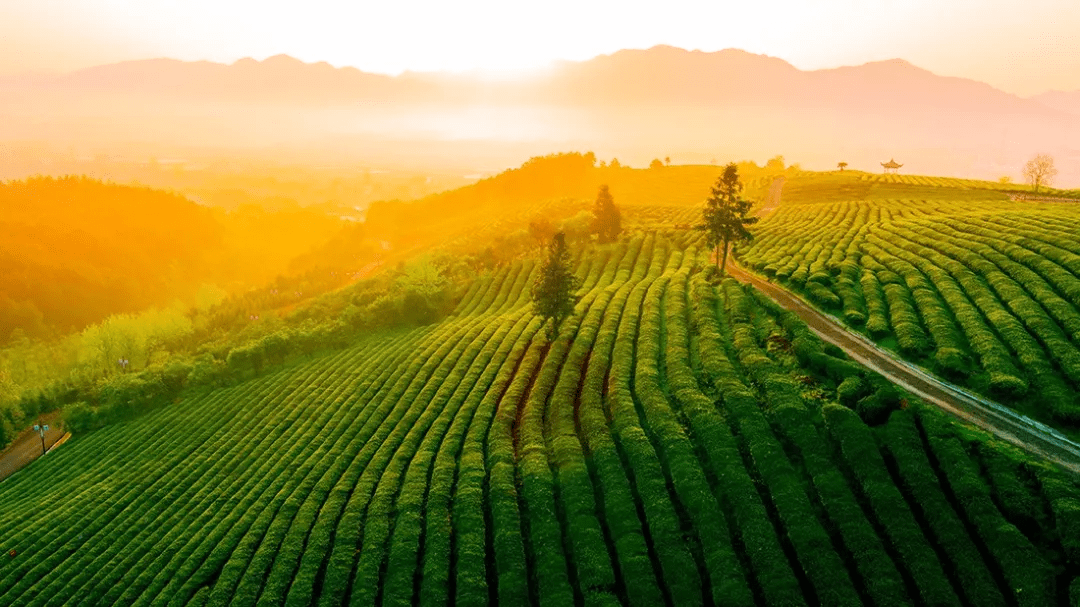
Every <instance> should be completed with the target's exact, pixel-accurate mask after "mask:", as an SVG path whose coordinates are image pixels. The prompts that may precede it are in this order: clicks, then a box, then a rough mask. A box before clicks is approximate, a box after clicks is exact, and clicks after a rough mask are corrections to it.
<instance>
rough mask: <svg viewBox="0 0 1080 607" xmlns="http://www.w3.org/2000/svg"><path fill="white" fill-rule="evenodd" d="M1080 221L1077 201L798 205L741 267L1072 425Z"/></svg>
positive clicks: (1078, 412)
mask: <svg viewBox="0 0 1080 607" xmlns="http://www.w3.org/2000/svg"><path fill="white" fill-rule="evenodd" d="M942 192H943V194H948V192H949V191H948V190H943V191H942ZM1078 221H1080V207H1078V206H1074V205H1073V204H1072V203H1038V202H1013V201H1009V200H934V199H928V200H861V201H840V202H814V203H810V204H799V202H798V199H797V198H796V199H794V200H791V201H789V202H788V203H785V204H782V205H781V206H780V207H779V209H778V210H777V211H776V212H775V213H773V214H772V215H771V216H770V217H768V218H767V219H766V220H764V221H763V222H762V223H761V224H760V229H759V231H758V232H759V235H758V238H757V240H756V241H755V242H754V243H752V244H751V245H750V246H747V247H744V249H743V250H742V252H741V258H742V259H743V261H744V264H745V265H746V266H747V267H749V268H751V269H753V270H756V271H758V272H760V273H763V274H765V275H767V276H770V277H774V278H775V279H777V280H779V281H781V282H783V283H784V284H786V285H788V286H790V287H792V288H794V289H796V290H797V291H800V292H802V293H803V294H805V296H806V297H808V298H809V299H810V300H811V301H813V302H814V303H816V304H818V305H819V306H821V307H822V308H824V309H826V310H830V311H832V312H834V313H836V314H837V315H839V316H841V317H842V318H843V319H844V320H845V322H847V324H848V325H850V326H852V327H855V328H859V329H861V330H863V331H865V332H866V333H867V334H869V335H870V336H872V337H874V338H875V339H878V340H879V341H881V342H882V343H884V344H886V345H889V346H891V347H895V348H896V349H898V350H899V351H900V352H901V353H903V354H904V355H905V356H907V357H909V358H910V359H912V360H915V361H917V362H920V363H922V364H924V365H926V366H928V367H929V368H930V369H932V370H933V371H935V372H937V373H939V374H940V375H943V376H945V377H947V378H950V379H953V380H955V381H961V382H966V383H967V385H968V386H970V387H972V388H974V389H975V390H977V391H979V392H982V393H984V394H987V395H990V396H992V397H994V398H998V399H1001V400H1003V401H1005V402H1007V403H1012V404H1013V405H1015V406H1017V407H1018V408H1020V409H1021V410H1022V411H1023V412H1025V413H1028V414H1030V415H1033V416H1035V417H1036V418H1039V419H1042V420H1046V421H1053V422H1056V424H1058V425H1063V426H1065V427H1073V428H1075V427H1076V425H1077V424H1078V423H1080V391H1078V388H1080V236H1078V234H1077V232H1076V225H1077V222H1078Z"/></svg>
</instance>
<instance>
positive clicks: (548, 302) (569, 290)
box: [532, 232, 580, 341]
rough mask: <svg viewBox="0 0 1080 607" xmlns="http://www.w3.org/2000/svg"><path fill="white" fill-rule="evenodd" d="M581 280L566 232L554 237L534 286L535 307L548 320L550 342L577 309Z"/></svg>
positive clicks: (533, 299)
mask: <svg viewBox="0 0 1080 607" xmlns="http://www.w3.org/2000/svg"><path fill="white" fill-rule="evenodd" d="M579 285H580V281H579V280H578V277H577V276H574V273H573V271H572V270H571V269H570V250H569V249H568V248H567V247H566V236H565V235H563V233H562V232H558V233H556V234H555V235H554V236H552V237H551V244H549V245H548V256H547V259H546V260H545V261H544V265H543V266H542V267H541V268H540V276H538V277H537V278H536V282H535V283H533V286H532V301H533V309H534V311H535V312H536V314H538V315H540V316H541V317H543V319H544V323H545V324H546V323H547V321H548V320H550V321H551V325H550V326H549V327H548V329H547V338H548V341H552V340H554V339H555V337H556V336H557V335H558V334H559V325H561V324H562V321H563V320H564V319H565V318H566V317H567V316H569V315H570V313H571V312H573V311H574V303H575V299H576V298H575V297H574V291H576V290H577V288H578V286H579Z"/></svg>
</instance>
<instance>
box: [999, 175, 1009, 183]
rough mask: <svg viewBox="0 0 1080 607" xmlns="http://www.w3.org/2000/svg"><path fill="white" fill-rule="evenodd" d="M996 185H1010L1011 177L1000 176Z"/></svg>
mask: <svg viewBox="0 0 1080 607" xmlns="http://www.w3.org/2000/svg"><path fill="white" fill-rule="evenodd" d="M998 183H1000V184H1001V185H1009V184H1010V183H1012V177H1009V176H1008V175H1002V176H1001V177H998Z"/></svg>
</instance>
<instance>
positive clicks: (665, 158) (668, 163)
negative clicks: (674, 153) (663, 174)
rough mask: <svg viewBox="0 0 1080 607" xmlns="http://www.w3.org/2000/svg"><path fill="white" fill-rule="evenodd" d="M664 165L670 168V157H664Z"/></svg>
mask: <svg viewBox="0 0 1080 607" xmlns="http://www.w3.org/2000/svg"><path fill="white" fill-rule="evenodd" d="M664 164H666V165H668V166H671V156H664Z"/></svg>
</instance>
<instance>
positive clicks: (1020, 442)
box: [727, 179, 1080, 475]
mask: <svg viewBox="0 0 1080 607" xmlns="http://www.w3.org/2000/svg"><path fill="white" fill-rule="evenodd" d="M782 187H783V182H782V181H781V180H780V179H777V181H776V182H774V183H773V185H772V187H771V188H770V192H769V193H770V196H769V201H768V203H767V204H766V205H765V206H764V207H762V208H761V209H760V210H759V211H758V214H759V215H761V216H765V215H767V214H768V213H771V212H772V211H774V210H775V209H776V208H777V206H778V205H779V201H780V196H779V194H780V192H779V189H780V188H782ZM774 192H775V195H774ZM727 270H728V275H730V276H731V277H732V278H734V279H736V280H738V281H740V282H743V283H749V284H751V285H753V286H754V287H755V288H757V289H758V290H759V291H761V292H763V293H765V294H766V295H768V296H769V297H771V298H772V299H773V300H775V301H776V302H777V303H778V304H780V305H781V306H782V307H783V308H785V309H787V310H790V311H792V312H794V313H795V314H797V315H798V316H799V318H801V319H802V320H803V322H805V323H806V324H807V325H808V326H809V327H810V328H811V329H812V330H813V331H814V332H815V333H817V334H818V335H819V336H821V338H822V339H824V340H825V341H827V342H829V343H831V344H833V345H835V346H837V347H839V348H840V349H842V350H843V351H844V352H846V353H847V355H848V356H850V357H851V358H852V359H854V360H856V361H858V362H859V363H860V364H862V365H864V366H866V367H867V368H869V369H872V370H874V371H876V372H877V373H880V374H881V375H883V376H884V377H885V378H886V379H888V380H889V381H891V382H893V383H895V384H897V385H898V386H900V387H902V388H904V389H905V390H907V391H908V392H910V393H912V394H914V395H916V396H918V397H919V398H921V399H922V400H923V401H925V402H926V403H928V404H931V405H934V406H935V407H938V408H939V409H942V410H943V411H946V412H948V413H950V414H952V415H954V416H955V417H957V418H959V419H961V420H963V421H965V422H968V423H970V424H972V425H975V426H977V427H978V428H981V429H982V430H985V431H987V432H989V433H991V434H993V435H994V436H996V437H998V438H1000V439H1002V440H1005V441H1008V442H1009V443H1012V444H1013V445H1016V446H1018V447H1020V448H1022V449H1024V450H1025V451H1028V452H1029V453H1033V454H1035V455H1038V456H1040V457H1043V458H1045V459H1048V460H1050V461H1053V462H1055V463H1057V464H1059V465H1061V466H1062V467H1063V468H1065V469H1067V470H1069V471H1071V472H1073V473H1075V474H1078V475H1080V443H1077V442H1075V441H1073V440H1071V439H1069V438H1068V437H1067V436H1065V435H1064V434H1062V433H1060V432H1058V431H1057V430H1054V429H1053V428H1051V427H1049V426H1047V425H1045V424H1043V423H1041V422H1038V421H1036V420H1033V419H1031V418H1029V417H1027V416H1025V415H1021V414H1019V413H1017V412H1015V411H1013V410H1012V409H1010V408H1008V407H1006V406H1005V405H1002V404H1000V403H996V402H994V401H992V400H990V399H987V398H984V397H982V396H979V395H976V394H973V393H972V392H970V391H968V390H966V389H964V388H961V387H959V386H956V385H955V384H952V383H949V382H946V381H943V380H941V379H938V378H937V377H934V376H932V375H930V374H929V373H928V372H926V371H924V370H923V369H920V368H919V367H918V366H916V365H914V364H912V363H909V362H907V361H905V360H903V359H901V358H899V357H898V356H897V355H896V354H895V353H893V352H890V351H888V350H885V349H883V348H881V347H879V346H878V345H877V344H875V343H873V342H872V341H870V340H869V339H868V338H866V337H864V336H863V335H861V334H859V333H856V332H854V331H852V330H850V329H848V328H847V327H845V326H844V325H843V324H841V323H840V322H839V321H838V320H836V319H834V318H832V317H830V316H828V315H826V314H824V313H822V312H820V311H818V310H817V308H815V307H814V306H813V305H811V304H809V303H807V302H806V301H805V300H803V299H802V298H801V297H799V296H798V295H796V294H794V293H792V292H791V291H788V290H787V289H786V288H784V287H782V286H780V285H778V284H775V283H773V282H770V281H768V280H766V279H765V278H762V277H760V276H757V275H756V274H751V273H750V272H748V271H747V270H745V269H744V268H742V267H740V266H739V265H738V263H737V260H736V259H735V258H734V257H732V258H730V259H729V262H728V268H727Z"/></svg>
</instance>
